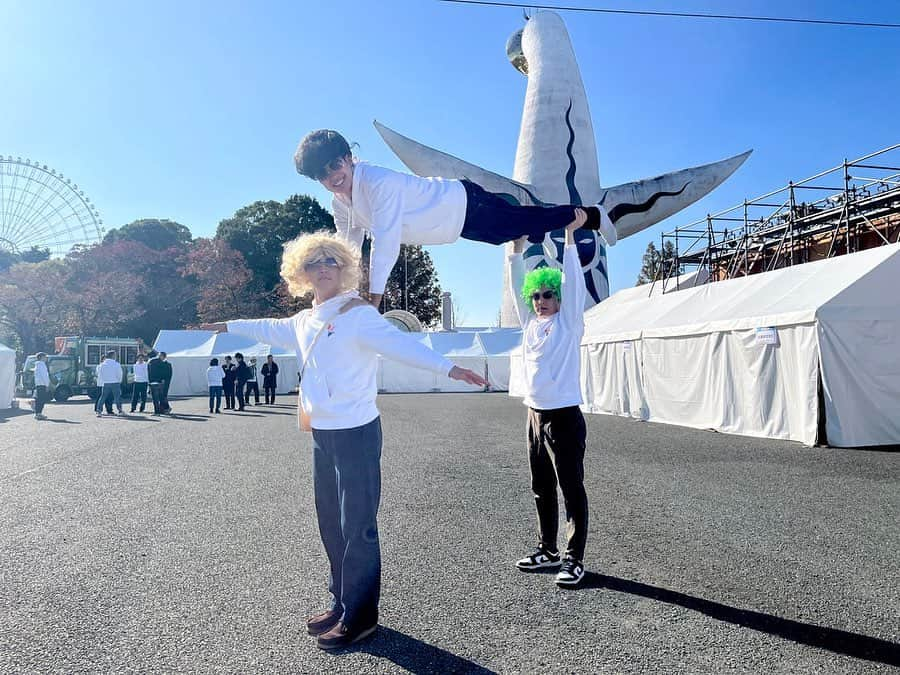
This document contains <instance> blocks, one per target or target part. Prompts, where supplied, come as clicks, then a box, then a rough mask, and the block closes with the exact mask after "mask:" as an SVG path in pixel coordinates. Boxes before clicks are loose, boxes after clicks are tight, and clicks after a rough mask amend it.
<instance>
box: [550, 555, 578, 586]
mask: <svg viewBox="0 0 900 675" xmlns="http://www.w3.org/2000/svg"><path fill="white" fill-rule="evenodd" d="M582 579H584V565H583V564H582V562H581V561H580V560H575V558H566V559H565V560H563V563H562V567H561V568H560V570H559V573H557V575H556V585H557V586H577V585H578V584H579V583H581V580H582Z"/></svg>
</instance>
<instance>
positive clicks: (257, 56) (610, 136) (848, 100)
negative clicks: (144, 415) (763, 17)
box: [0, 0, 900, 325]
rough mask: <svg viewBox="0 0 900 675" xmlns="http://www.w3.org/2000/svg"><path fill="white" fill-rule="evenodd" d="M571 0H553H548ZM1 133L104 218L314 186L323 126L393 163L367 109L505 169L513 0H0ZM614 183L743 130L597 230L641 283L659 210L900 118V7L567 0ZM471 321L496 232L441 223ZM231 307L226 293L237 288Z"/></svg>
mask: <svg viewBox="0 0 900 675" xmlns="http://www.w3.org/2000/svg"><path fill="white" fill-rule="evenodd" d="M579 1H580V3H581V4H586V5H587V4H593V5H594V6H606V7H617V6H627V7H629V8H643V9H666V10H670V9H674V10H680V11H721V12H729V13H744V14H769V15H785V14H787V15H790V16H800V17H804V16H805V17H816V18H837V19H857V20H870V21H889V22H900V2H898V0H888V1H887V2H875V1H874V0H872V1H868V0H866V1H861V2H857V3H854V4H853V5H852V6H851V5H848V4H847V3H845V2H838V1H837V0H820V1H814V0H795V1H794V2H791V3H783V2H775V1H773V0H757V1H753V2H751V1H749V0H747V1H745V0H732V1H729V2H722V1H719V2H717V1H715V0H705V1H700V0H696V1H688V0H668V1H666V2H664V1H662V0H641V2H633V3H626V2H621V1H620V2H612V0H610V2H608V3H606V2H603V3H601V2H597V1H596V0H579ZM561 4H562V3H561ZM0 16H2V17H3V21H2V22H0V45H2V46H3V57H2V59H0V83H2V84H0V98H2V101H3V103H2V105H0V153H2V154H11V155H21V156H23V157H29V158H32V159H35V160H38V161H40V162H42V163H46V164H48V165H50V166H52V167H54V168H56V169H58V170H60V171H62V172H63V173H65V174H66V175H67V176H69V177H71V178H72V179H73V180H74V181H76V182H77V183H79V185H80V186H81V188H83V189H84V191H85V193H86V194H87V195H89V196H90V198H91V199H92V201H94V202H95V204H96V205H97V207H98V208H99V210H100V212H101V215H102V216H103V218H104V221H105V225H106V227H116V226H119V225H123V224H125V223H127V222H130V221H132V220H135V219H137V218H147V217H157V218H171V219H173V220H177V221H178V222H181V223H183V224H185V225H187V226H188V227H190V229H191V231H192V232H193V233H194V235H195V236H210V235H212V234H213V233H214V231H215V228H216V225H217V224H218V222H219V221H220V220H221V219H222V218H226V217H229V216H230V215H232V214H233V213H234V211H235V210H236V209H238V208H240V207H241V206H244V205H246V204H248V203H250V202H252V201H254V200H258V199H277V200H283V199H285V198H286V197H287V196H289V195H290V194H293V193H306V194H312V195H314V196H315V197H317V198H318V199H319V200H320V201H321V202H322V203H323V205H325V206H326V207H327V206H328V205H329V204H330V200H329V199H328V198H327V196H326V193H325V192H324V190H322V189H321V188H320V187H319V186H318V185H317V184H314V183H312V182H310V181H308V180H306V179H303V178H301V177H300V176H298V175H297V174H296V173H295V172H294V169H293V165H292V161H291V156H292V154H293V150H294V148H295V146H296V143H297V141H298V140H299V139H300V138H301V137H302V136H303V135H304V134H305V133H306V132H307V131H309V130H312V129H315V128H320V127H331V128H335V129H338V130H341V131H342V132H343V133H344V134H345V135H346V136H347V137H348V138H349V139H351V140H354V141H357V142H358V143H359V144H360V148H359V151H358V152H359V155H360V156H361V157H362V158H364V159H367V160H370V161H372V162H375V163H379V164H383V165H385V166H388V167H392V168H396V169H403V166H402V165H401V164H400V162H399V160H397V159H396V157H395V156H394V155H393V154H392V153H391V151H390V150H389V149H388V148H387V146H386V145H385V144H384V143H383V141H382V140H381V138H380V137H379V136H378V135H377V133H376V132H375V130H374V128H373V127H372V120H373V119H378V120H380V121H383V122H384V123H386V124H387V125H389V126H391V127H393V128H395V129H397V130H398V131H400V132H402V133H404V134H406V135H409V136H411V137H413V138H415V139H417V140H420V141H422V142H424V143H427V144H429V145H432V146H435V147H438V148H440V149H442V150H445V151H448V152H450V153H452V154H455V155H457V156H460V157H463V158H465V159H467V160H469V161H472V162H475V163H477V164H480V165H482V166H484V167H486V168H489V169H492V170H494V171H497V172H500V173H503V174H506V175H509V174H510V173H511V171H512V166H513V159H514V156H515V149H516V140H517V135H518V127H519V121H520V118H521V110H522V102H523V97H524V92H525V84H526V81H525V78H524V77H523V76H522V75H520V74H519V73H517V72H516V71H515V70H514V69H513V68H512V67H511V66H510V65H509V63H508V62H507V60H506V56H505V49H504V48H505V44H506V39H507V37H508V36H509V35H510V34H511V33H512V32H513V31H515V30H517V29H518V28H520V27H521V26H522V24H523V21H522V12H521V10H519V9H503V8H486V7H466V6H459V5H451V4H444V3H440V2H437V1H432V0H383V1H380V2H374V1H372V0H368V1H358V0H348V1H345V2H334V3H332V2H296V1H289V2H288V1H286V2H274V1H272V2H262V3H247V2H234V1H223V2H220V1H217V2H211V1H209V2H195V3H174V2H167V1H161V2H154V3H140V4H139V3H112V2H95V1H90V0H85V1H83V2H77V3H75V2H51V1H49V0H28V1H27V2H26V1H24V0H21V1H20V0H13V1H10V0H0ZM563 17H564V19H565V20H566V22H567V24H568V27H569V32H570V34H571V37H572V41H573V44H574V47H575V52H576V54H577V56H578V59H579V62H580V65H581V71H582V77H583V78H584V81H585V86H586V89H587V94H588V99H589V101H590V105H591V112H592V115H593V119H594V127H595V131H596V134H597V148H598V153H599V160H600V177H601V181H602V183H603V184H604V185H615V184H617V183H620V182H625V181H629V180H635V179H638V178H643V177H646V176H651V175H656V174H659V173H662V172H665V171H669V170H674V169H679V168H683V167H686V166H691V165H694V164H700V163H705V162H709V161H713V160H717V159H721V158H723V157H726V156H730V155H732V154H735V153H738V152H741V151H743V150H746V149H748V148H753V149H754V150H755V152H754V154H753V155H752V156H751V158H750V159H749V160H748V162H747V163H746V164H745V165H744V167H743V168H741V169H740V170H739V171H738V173H737V174H735V175H734V176H733V177H732V178H731V179H730V180H729V181H728V182H727V183H725V184H724V185H723V186H721V187H720V188H719V189H718V190H716V191H715V192H714V193H712V195H710V196H708V197H706V198H705V199H703V200H701V201H700V202H698V203H697V204H696V205H694V206H693V207H692V208H691V209H688V210H685V211H682V212H681V213H680V214H677V215H676V216H674V217H672V218H670V219H669V220H668V221H666V222H664V223H663V224H661V225H659V226H657V227H654V228H651V229H649V230H647V231H645V232H642V233H640V234H637V235H635V236H633V237H630V238H629V239H626V240H624V241H622V242H620V243H619V245H618V246H616V247H615V248H614V249H612V250H611V252H610V263H609V268H610V282H611V286H612V289H613V291H615V290H618V289H621V288H623V287H626V286H631V285H633V283H634V280H635V277H636V276H637V273H638V270H639V269H640V258H641V255H642V253H643V251H644V249H645V248H646V246H647V243H648V242H649V241H651V240H654V241H656V242H658V241H659V233H660V231H661V230H662V229H666V230H670V229H672V228H674V227H675V226H676V225H679V224H684V223H687V222H689V221H690V220H694V219H696V218H699V217H702V216H703V215H705V214H706V213H707V212H708V211H716V210H720V209H722V208H725V207H728V206H731V205H733V204H735V203H738V202H740V201H741V200H742V199H743V198H744V197H754V196H756V195H758V194H761V193H764V192H767V191H769V190H770V189H773V188H776V187H780V186H781V185H782V184H784V183H786V182H787V181H788V180H789V179H800V178H805V177H807V176H808V175H811V174H813V173H816V172H818V171H819V170H821V169H824V168H828V167H830V166H832V165H835V164H837V163H839V162H840V161H841V160H842V159H843V158H844V157H848V158H853V157H856V156H859V155H862V154H865V153H867V152H869V151H872V150H876V149H879V148H881V147H883V146H886V145H889V144H892V143H895V142H897V141H898V140H900V125H898V123H897V118H898V113H897V110H898V108H900V74H898V73H900V69H898V67H897V56H898V54H900V30H885V29H881V30H876V29H860V28H838V27H816V26H799V25H774V24H756V23H743V22H722V21H706V20H690V19H673V18H651V17H626V16H610V15H595V14H581V13H570V12H568V13H563ZM430 251H431V253H432V256H433V257H434V260H435V263H436V266H437V270H438V274H439V277H440V281H441V285H442V286H443V288H444V289H445V290H449V291H451V292H453V294H454V296H456V297H457V298H458V301H459V303H460V304H461V306H462V309H463V313H464V315H465V316H466V319H467V323H468V324H470V325H488V324H491V323H493V322H494V321H495V319H496V315H497V310H498V308H499V305H500V298H501V280H502V254H501V249H500V248H494V247H489V246H488V245H485V244H474V243H468V242H461V243H458V244H454V245H452V246H443V247H431V248H430ZM236 311H237V313H239V309H238V310H236Z"/></svg>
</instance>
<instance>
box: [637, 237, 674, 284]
mask: <svg viewBox="0 0 900 675" xmlns="http://www.w3.org/2000/svg"><path fill="white" fill-rule="evenodd" d="M674 263H675V246H674V244H672V242H671V241H668V240H666V242H665V244H663V249H662V253H660V251H659V249H657V248H656V246H655V245H654V243H653V242H652V241H651V242H650V243H649V244H647V250H646V251H645V252H644V257H643V260H642V263H641V272H640V274H638V278H637V282H636V283H635V286H641V285H643V284H649V283H652V282H653V281H655V280H657V279H660V280H661V279H664V278H666V277H668V276H670V274H671V271H672V266H673V265H674Z"/></svg>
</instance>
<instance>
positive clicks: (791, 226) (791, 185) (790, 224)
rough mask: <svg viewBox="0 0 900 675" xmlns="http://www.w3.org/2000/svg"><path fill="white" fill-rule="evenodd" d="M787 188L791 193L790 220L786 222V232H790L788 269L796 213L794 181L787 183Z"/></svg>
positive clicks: (792, 249) (792, 253)
mask: <svg viewBox="0 0 900 675" xmlns="http://www.w3.org/2000/svg"><path fill="white" fill-rule="evenodd" d="M788 187H789V188H790V192H791V211H790V220H788V231H789V232H790V250H791V258H790V262H789V263H788V267H791V266H793V264H794V216H795V214H796V211H797V200H796V199H795V198H794V181H790V182H789V183H788Z"/></svg>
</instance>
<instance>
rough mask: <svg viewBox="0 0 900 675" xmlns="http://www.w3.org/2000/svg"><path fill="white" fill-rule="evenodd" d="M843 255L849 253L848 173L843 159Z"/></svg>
mask: <svg viewBox="0 0 900 675" xmlns="http://www.w3.org/2000/svg"><path fill="white" fill-rule="evenodd" d="M844 227H845V228H846V230H845V231H844V253H850V172H849V171H847V158H846V157H845V158H844Z"/></svg>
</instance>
